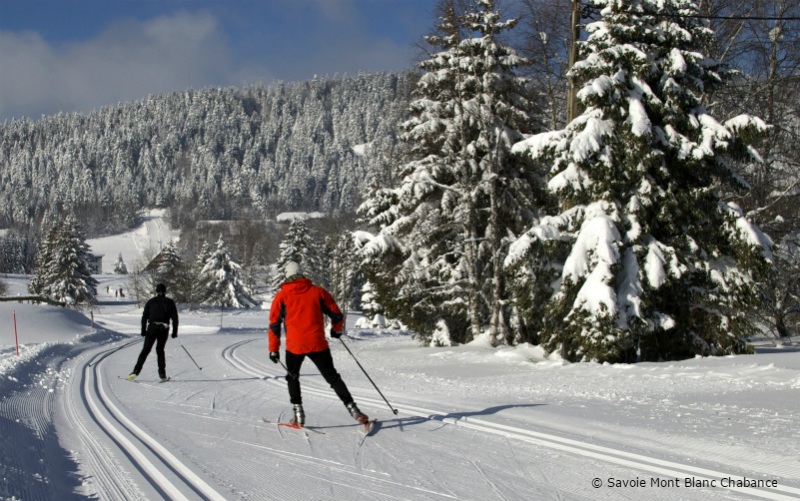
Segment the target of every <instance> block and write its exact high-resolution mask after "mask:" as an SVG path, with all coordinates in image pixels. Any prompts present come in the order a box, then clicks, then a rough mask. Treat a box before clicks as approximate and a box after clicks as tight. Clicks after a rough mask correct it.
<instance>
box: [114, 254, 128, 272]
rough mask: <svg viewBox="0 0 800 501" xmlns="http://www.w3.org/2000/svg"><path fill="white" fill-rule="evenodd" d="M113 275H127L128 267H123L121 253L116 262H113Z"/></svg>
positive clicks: (123, 262)
mask: <svg viewBox="0 0 800 501" xmlns="http://www.w3.org/2000/svg"><path fill="white" fill-rule="evenodd" d="M114 273H115V274H117V275H127V274H128V267H127V266H125V261H124V260H123V259H122V253H120V254H119V256H117V260H116V261H115V262H114Z"/></svg>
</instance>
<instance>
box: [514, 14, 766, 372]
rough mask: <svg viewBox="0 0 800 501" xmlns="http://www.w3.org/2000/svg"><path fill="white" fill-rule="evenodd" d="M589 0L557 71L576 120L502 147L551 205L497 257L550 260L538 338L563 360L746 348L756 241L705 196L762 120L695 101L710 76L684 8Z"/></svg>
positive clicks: (758, 251)
mask: <svg viewBox="0 0 800 501" xmlns="http://www.w3.org/2000/svg"><path fill="white" fill-rule="evenodd" d="M590 4H591V6H594V7H596V8H598V9H599V10H600V14H601V19H600V20H599V21H597V22H593V23H591V24H589V25H588V26H587V30H588V31H589V33H590V35H589V38H588V40H587V41H586V42H585V43H582V44H581V55H582V60H581V61H580V62H578V63H577V64H576V65H575V66H574V68H573V70H572V71H573V75H574V77H575V79H576V80H577V81H578V82H579V83H580V84H581V88H580V91H579V92H578V99H579V100H580V102H581V103H582V104H583V107H584V109H585V111H584V112H583V114H582V115H580V116H579V117H577V118H576V119H575V120H574V121H573V122H572V123H570V124H569V125H568V126H567V127H566V128H565V129H564V130H559V131H555V132H549V133H544V134H540V135H536V136H533V137H531V138H529V139H527V140H525V141H523V142H521V143H519V144H518V145H516V146H515V148H514V150H515V152H519V153H522V154H525V155H526V156H528V157H530V158H532V159H533V160H534V161H537V162H543V163H547V164H549V165H550V166H551V167H552V170H551V174H552V177H551V179H550V181H549V185H548V186H549V189H550V190H551V191H552V192H553V193H555V194H556V195H557V196H558V199H559V203H560V213H557V214H554V215H551V216H549V217H543V218H540V219H539V220H538V221H536V223H535V224H534V225H533V226H532V228H531V229H530V231H529V232H528V234H527V235H526V236H525V237H523V238H522V239H520V240H518V241H517V242H516V243H515V245H514V248H513V249H512V256H513V257H512V258H511V259H510V260H509V261H513V260H514V259H517V258H521V257H522V256H525V255H526V252H529V251H530V252H535V253H540V252H541V251H542V249H546V250H547V252H548V253H549V255H550V256H551V258H553V262H554V264H556V265H559V266H561V268H560V269H561V274H560V281H559V282H558V283H557V285H556V287H555V288H556V294H555V295H554V297H553V298H552V301H551V302H550V304H549V308H550V309H549V311H548V313H547V318H546V319H545V321H544V328H543V330H542V342H543V344H544V345H545V346H546V347H547V348H548V349H550V350H557V349H559V348H560V349H562V353H563V354H564V355H565V356H566V358H568V359H569V360H599V361H635V360H637V359H640V360H664V359H680V358H686V357H691V356H693V355H697V354H701V355H721V354H729V353H742V352H747V351H748V350H749V349H750V348H749V347H748V344H747V339H748V336H749V335H750V334H751V333H752V332H753V330H752V325H751V322H750V317H749V315H748V309H749V306H750V304H751V301H752V300H753V297H752V293H751V291H752V289H751V285H752V283H753V280H754V278H755V277H756V276H758V275H759V273H760V272H762V271H764V270H765V269H766V268H767V266H768V260H769V259H770V250H769V245H770V244H769V239H768V238H767V237H765V236H764V235H763V234H762V233H761V232H760V231H759V230H758V228H756V227H754V226H753V225H751V224H750V223H749V222H748V221H747V220H746V219H745V218H744V217H743V215H742V212H741V211H740V210H739V209H738V208H737V207H736V206H735V205H733V204H731V203H726V202H724V201H722V200H721V199H720V196H719V193H720V191H719V187H720V186H721V185H722V184H723V183H731V184H739V185H740V186H742V184H743V182H742V181H741V179H740V178H739V177H738V176H737V175H736V174H735V173H734V172H733V170H732V169H731V167H730V163H729V159H730V158H746V159H748V160H751V161H758V154H757V153H756V152H755V151H754V150H753V149H751V148H750V146H749V145H748V144H749V142H750V141H751V140H752V139H753V138H754V137H756V136H757V135H758V134H759V133H760V132H762V131H763V130H765V128H766V127H765V125H764V123H763V122H762V121H760V120H759V119H757V118H753V117H750V116H739V117H735V118H733V119H730V120H728V121H726V122H724V123H720V122H719V121H718V120H717V119H716V118H714V117H713V116H711V114H710V113H709V112H708V110H707V109H706V108H705V107H704V105H703V103H702V97H703V94H704V92H708V91H711V90H712V89H713V88H714V87H715V86H716V85H718V84H719V83H720V82H721V80H722V74H721V72H720V71H719V67H718V65H717V64H715V62H714V61H711V60H709V59H708V58H706V57H705V56H704V55H703V54H702V53H701V52H700V48H702V47H704V46H705V44H706V42H707V41H708V38H709V37H710V36H711V35H712V33H711V32H710V31H709V30H708V29H706V28H705V27H704V26H703V22H702V21H701V20H700V19H698V18H697V17H696V16H697V14H698V12H697V7H696V5H695V3H694V2H692V1H690V0H591V1H590ZM742 187H743V186H742ZM564 256H565V259H564Z"/></svg>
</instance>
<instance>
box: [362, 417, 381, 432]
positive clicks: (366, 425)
mask: <svg viewBox="0 0 800 501" xmlns="http://www.w3.org/2000/svg"><path fill="white" fill-rule="evenodd" d="M377 421H378V420H377V419H370V420H369V421H367V422H366V423H364V424H363V425H362V426H363V429H362V431H363V432H364V435H369V434H370V432H372V430H373V428H375V423H376V422H377Z"/></svg>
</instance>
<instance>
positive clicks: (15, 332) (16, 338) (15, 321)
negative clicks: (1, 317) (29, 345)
mask: <svg viewBox="0 0 800 501" xmlns="http://www.w3.org/2000/svg"><path fill="white" fill-rule="evenodd" d="M14 343H15V344H16V345H17V356H19V337H17V310H14Z"/></svg>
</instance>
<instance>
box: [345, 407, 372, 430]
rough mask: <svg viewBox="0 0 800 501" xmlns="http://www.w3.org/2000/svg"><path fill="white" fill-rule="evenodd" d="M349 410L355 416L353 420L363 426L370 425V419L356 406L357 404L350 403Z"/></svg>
mask: <svg viewBox="0 0 800 501" xmlns="http://www.w3.org/2000/svg"><path fill="white" fill-rule="evenodd" d="M347 410H348V411H349V412H350V415H351V416H353V418H354V419H355V420H356V421H358V422H359V423H361V424H363V425H366V424H367V423H369V417H367V415H366V414H364V413H363V412H361V411H360V410H359V409H358V406H357V405H356V403H355V402H350V403H349V404H347Z"/></svg>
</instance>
